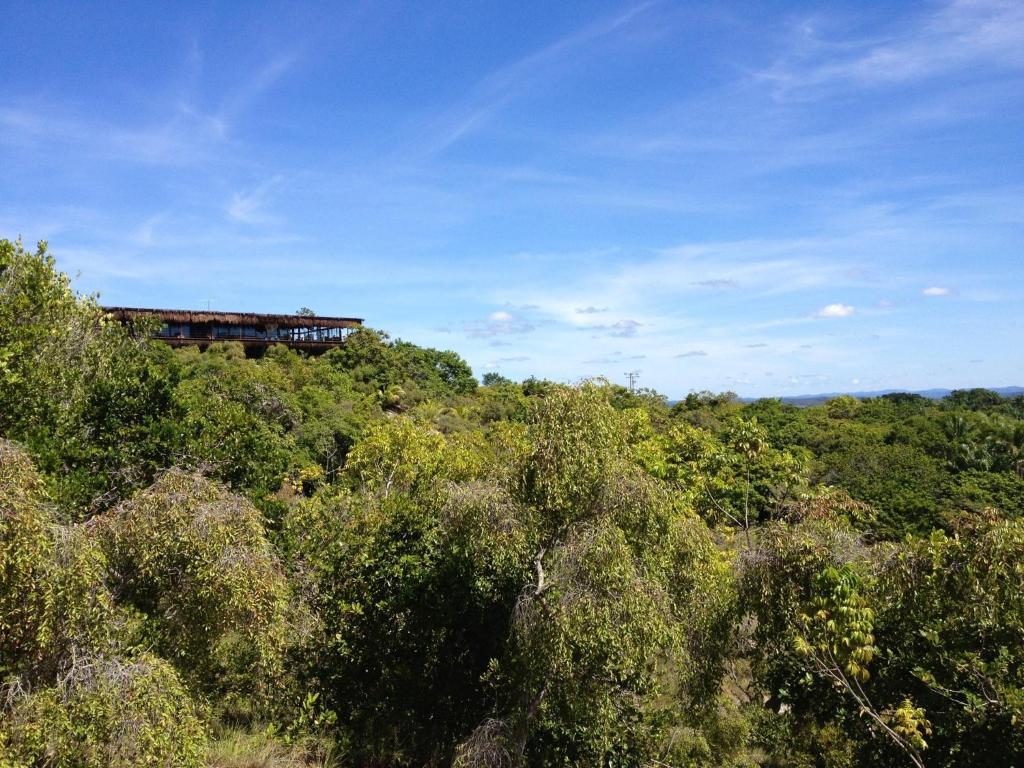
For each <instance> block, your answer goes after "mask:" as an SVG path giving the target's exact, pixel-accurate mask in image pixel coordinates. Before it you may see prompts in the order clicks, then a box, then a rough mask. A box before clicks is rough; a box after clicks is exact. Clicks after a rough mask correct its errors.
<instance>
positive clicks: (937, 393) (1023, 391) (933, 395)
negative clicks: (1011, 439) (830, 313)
mask: <svg viewBox="0 0 1024 768" xmlns="http://www.w3.org/2000/svg"><path fill="white" fill-rule="evenodd" d="M986 389H990V390H991V391H992V392H998V393H999V394H1000V395H1002V396H1003V397H1016V396H1017V395H1024V387H986ZM952 391H953V390H952V389H919V390H915V391H909V390H905V389H879V390H874V391H871V392H821V393H819V394H816V395H792V396H788V397H780V398H779V399H780V400H782V402H784V403H789V404H791V405H820V404H821V403H824V402H827V401H829V400H831V399H832V398H834V397H839V396H840V395H849V396H850V397H856V398H857V399H858V400H864V399H867V398H869V397H881V396H882V395H891V394H895V393H897V392H905V393H907V394H910V395H920V396H921V397H927V398H928V399H929V400H941V399H942V398H944V397H947V396H948V395H949V394H950V393H951V392H952ZM741 399H742V401H743V402H747V403H751V402H754V401H756V400H762V399H764V398H759V397H744V398H741Z"/></svg>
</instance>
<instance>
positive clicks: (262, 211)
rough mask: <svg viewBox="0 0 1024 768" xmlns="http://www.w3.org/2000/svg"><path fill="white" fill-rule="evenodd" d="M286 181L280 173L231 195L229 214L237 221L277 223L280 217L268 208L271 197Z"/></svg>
mask: <svg viewBox="0 0 1024 768" xmlns="http://www.w3.org/2000/svg"><path fill="white" fill-rule="evenodd" d="M283 183H284V178H283V177H282V176H280V175H278V176H273V177H271V178H269V179H267V180H266V181H264V182H261V183H260V184H258V185H256V186H255V187H251V188H249V189H244V190H240V191H238V192H235V193H234V194H232V195H231V200H230V202H229V203H228V205H227V214H228V216H229V217H230V218H232V219H234V220H235V221H239V222H242V223H243V224H276V223H278V222H279V221H280V219H279V217H277V216H274V215H273V214H271V213H269V212H268V211H267V209H266V206H267V203H268V202H269V198H270V197H271V195H273V193H274V192H275V191H276V190H278V189H279V188H280V187H281V186H282V184H283Z"/></svg>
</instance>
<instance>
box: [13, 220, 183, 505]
mask: <svg viewBox="0 0 1024 768" xmlns="http://www.w3.org/2000/svg"><path fill="white" fill-rule="evenodd" d="M167 358H168V355H167V351H166V350H165V349H163V348H161V347H150V346H149V345H147V344H145V343H139V342H136V341H134V340H133V339H132V338H131V337H130V336H129V335H128V333H127V332H126V330H125V329H124V328H123V327H122V326H121V325H120V323H117V322H116V321H114V320H112V319H109V318H107V317H106V316H105V315H104V314H103V312H102V310H101V309H100V308H99V307H98V306H97V304H96V303H95V301H94V300H92V299H89V298H82V297H79V296H77V295H76V294H75V293H74V292H73V291H72V290H71V287H70V283H69V281H68V279H67V277H66V276H65V275H64V274H62V273H58V272H57V271H56V270H55V268H54V261H53V257H52V256H50V254H49V253H48V252H47V249H46V244H45V243H40V244H39V247H38V249H37V250H36V252H35V253H32V252H29V251H26V250H25V249H24V248H23V247H22V245H21V242H20V241H19V242H14V243H12V242H10V241H8V240H0V435H4V436H6V437H9V438H12V439H15V440H18V441H19V442H21V443H22V444H24V445H25V446H26V448H27V449H28V450H29V452H30V453H31V454H32V455H33V456H34V457H35V459H36V461H37V462H38V464H39V466H40V468H41V469H42V470H43V471H44V473H45V475H46V479H47V481H48V483H49V484H50V485H51V487H52V489H53V490H54V492H55V501H57V502H58V503H59V504H61V505H62V506H64V507H65V508H66V509H75V510H83V511H84V512H85V513H86V514H93V513H95V512H96V511H99V510H101V509H104V508H106V507H108V506H109V505H110V504H112V503H114V502H115V501H116V500H117V499H119V498H121V497H123V496H124V495H126V494H128V493H130V492H131V491H132V490H134V489H135V488H138V487H141V486H142V485H145V484H146V483H147V482H149V481H150V480H151V479H152V477H153V475H154V473H155V471H156V469H157V468H158V467H159V466H161V462H162V461H163V459H164V457H165V456H166V455H167V453H169V452H171V451H172V450H173V446H174V445H175V428H174V422H173V419H174V415H175V414H174V412H173V409H172V407H171V403H170V394H171V391H172V387H173V381H174V376H175V372H174V370H173V367H171V366H169V365H168V364H167Z"/></svg>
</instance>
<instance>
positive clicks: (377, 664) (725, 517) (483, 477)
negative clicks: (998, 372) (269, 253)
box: [0, 241, 1024, 768]
mask: <svg viewBox="0 0 1024 768" xmlns="http://www.w3.org/2000/svg"><path fill="white" fill-rule="evenodd" d="M135 330H136V331H137V332H136V333H131V332H130V329H125V328H124V327H123V326H121V325H120V324H119V323H117V322H114V321H112V320H111V319H110V318H107V317H105V316H104V313H103V311H102V310H101V309H100V308H99V306H98V305H97V304H96V302H95V301H94V300H93V299H92V298H90V297H85V296H81V295H78V294H76V292H75V291H74V290H73V288H72V286H71V285H70V283H69V281H68V279H67V277H66V276H64V275H62V274H60V273H59V272H58V271H57V270H56V269H55V266H54V262H53V260H52V258H51V257H50V256H49V255H48V254H47V252H46V249H45V246H42V245H40V247H39V248H38V249H37V250H36V251H31V250H26V249H24V248H23V247H22V245H21V244H20V243H18V242H9V241H0V578H2V581H0V766H2V768H15V767H16V766H17V767H21V766H61V767H67V768H79V767H89V768H92V767H95V768H100V767H101V766H136V765H152V766H182V767H185V766H217V767H220V768H243V767H250V766H268V767H269V766H277V767H280V768H283V767H285V766H381V767H385V766H395V767H398V766H442V765H456V766H462V767H463V768H470V767H472V768H484V767H494V768H497V767H499V766H501V767H503V768H504V767H508V768H511V767H513V766H521V765H522V766H527V765H529V766H571V765H579V766H662V767H665V766H672V767H678V766H808V767H809V766H823V767H825V766H827V767H828V768H840V767H841V766H855V765H878V766H903V765H917V766H923V765H928V766H975V765H1013V764H1020V761H1021V760H1024V590H1022V589H1021V584H1022V583H1024V521H1022V515H1024V397H1016V398H1013V399H1008V398H1003V397H1000V396H999V395H997V394H995V393H992V392H988V391H985V390H968V391H957V392H954V393H953V394H952V395H950V396H949V397H947V398H945V399H944V400H941V401H930V400H926V399H924V398H921V397H918V396H912V395H887V396H884V397H878V398H874V399H869V400H864V401H860V400H855V399H853V398H849V397H838V398H835V399H833V400H831V401H829V402H827V403H826V404H824V405H820V406H814V407H807V408H797V407H795V406H792V405H786V404H783V403H782V402H780V401H778V400H761V401H758V402H754V403H749V404H743V403H740V402H739V401H738V400H737V399H736V398H735V397H734V396H732V395H730V394H728V393H727V394H712V393H692V394H690V395H689V396H687V397H686V398H685V399H684V400H682V401H681V402H679V403H677V404H674V405H672V406H670V405H669V404H668V402H667V401H666V399H665V398H664V397H662V396H661V395H659V394H658V393H656V392H652V391H638V392H630V391H629V390H626V389H624V388H622V387H618V386H615V385H612V384H609V383H607V382H600V381H587V382H580V383H578V384H577V385H573V386H567V385H563V384H556V383H552V382H548V381H540V380H533V379H531V380H527V381H524V382H521V383H516V382H512V381H509V380H506V379H504V378H502V377H501V376H498V375H494V374H490V375H488V376H485V377H484V380H483V382H482V383H478V382H477V380H476V379H474V377H473V374H472V371H471V370H470V368H469V366H468V365H467V364H466V363H465V362H464V361H463V360H461V359H460V358H459V357H458V356H457V355H456V354H454V353H452V352H443V351H438V350H433V349H423V348H420V347H417V346H415V345H413V344H409V343H406V342H401V341H396V340H392V339H390V338H389V337H388V336H387V335H386V334H383V333H380V332H377V331H373V330H362V331H359V332H358V333H356V334H354V335H353V336H352V338H351V339H350V341H349V343H348V344H347V345H346V346H345V347H344V348H342V349H338V350H334V351H331V352H328V353H326V354H324V355H322V356H320V357H306V356H304V355H302V354H299V353H296V352H293V351H290V350H288V349H285V348H284V347H273V348H271V349H270V350H269V351H268V352H267V354H266V355H265V356H264V357H263V358H261V359H258V360H254V359H247V358H246V357H245V356H244V354H243V352H242V350H241V347H240V346H239V345H237V344H232V343H223V344H215V345H213V346H212V347H211V348H210V349H209V350H208V351H207V352H205V353H202V354H200V353H198V352H196V351H195V350H177V351H173V350H171V349H169V348H168V347H166V346H164V345H162V344H161V343H159V342H151V341H148V340H146V335H147V334H146V331H147V330H151V329H146V328H140V329H135ZM680 387H681V388H682V389H685V387H686V383H685V382H681V383H680Z"/></svg>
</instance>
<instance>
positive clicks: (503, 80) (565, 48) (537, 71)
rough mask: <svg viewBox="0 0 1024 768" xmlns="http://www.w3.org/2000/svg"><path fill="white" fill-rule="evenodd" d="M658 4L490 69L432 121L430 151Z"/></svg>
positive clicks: (633, 9) (471, 130) (644, 5)
mask: <svg viewBox="0 0 1024 768" xmlns="http://www.w3.org/2000/svg"><path fill="white" fill-rule="evenodd" d="M655 4H656V3H655V2H654V0H649V1H648V2H642V3H639V4H637V5H634V6H632V7H630V8H628V9H626V10H625V11H623V12H621V13H618V14H615V15H613V16H609V17H606V18H601V19H598V20H597V21H594V22H591V23H590V24H587V25H585V26H583V27H582V28H580V29H578V30H576V31H574V32H572V33H571V34H568V35H566V36H565V37H562V38H560V39H559V40H556V41H555V42H553V43H550V44H549V45H546V46H544V47H543V48H541V49H539V50H537V51H534V52H532V53H530V54H528V55H526V56H523V57H522V58H520V59H518V60H516V61H514V62H512V63H510V64H507V65H505V66H504V67H501V68H500V69H497V70H495V71H494V72H491V73H490V74H489V75H487V76H486V77H484V78H483V79H481V80H480V81H479V82H478V83H477V84H476V85H475V86H474V87H473V89H472V90H471V92H470V94H469V95H468V97H467V98H466V99H465V100H464V102H463V103H461V104H458V105H456V106H454V107H451V108H450V109H448V110H447V111H446V112H444V113H443V114H442V115H441V116H440V117H438V118H436V119H435V120H434V121H433V124H432V125H431V126H430V128H431V133H432V138H431V140H430V141H429V144H428V147H427V153H428V154H433V153H436V152H440V151H442V150H444V149H446V148H448V147H450V146H451V145H453V144H455V143H456V142H458V141H460V140H461V139H463V138H465V137H466V136H468V135H470V134H472V133H474V132H476V131H478V130H480V129H481V128H482V127H483V126H485V125H487V124H488V123H489V122H491V121H492V120H493V119H494V118H495V117H496V116H497V115H498V114H499V113H500V112H501V111H502V110H503V109H505V107H507V106H508V105H509V104H510V103H511V102H512V101H513V100H515V99H516V98H518V97H519V96H521V95H522V94H523V93H525V92H527V91H529V90H530V89H532V88H536V87H538V85H539V84H541V83H545V82H550V81H551V80H552V79H553V77H554V70H556V69H557V68H558V67H562V66H567V65H568V63H569V62H571V61H573V60H574V59H576V58H579V57H580V56H581V55H582V53H583V52H584V51H585V50H586V49H587V48H588V47H589V46H592V45H593V44H595V43H597V42H598V41H600V40H602V39H603V38H606V37H608V36H610V35H612V34H614V33H615V32H616V31H617V30H619V29H621V28H623V27H625V26H626V25H628V24H629V23H630V22H632V21H633V20H634V19H636V18H637V17H638V16H640V15H641V14H643V13H644V12H645V11H647V10H648V9H650V8H651V7H652V6H653V5H655Z"/></svg>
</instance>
